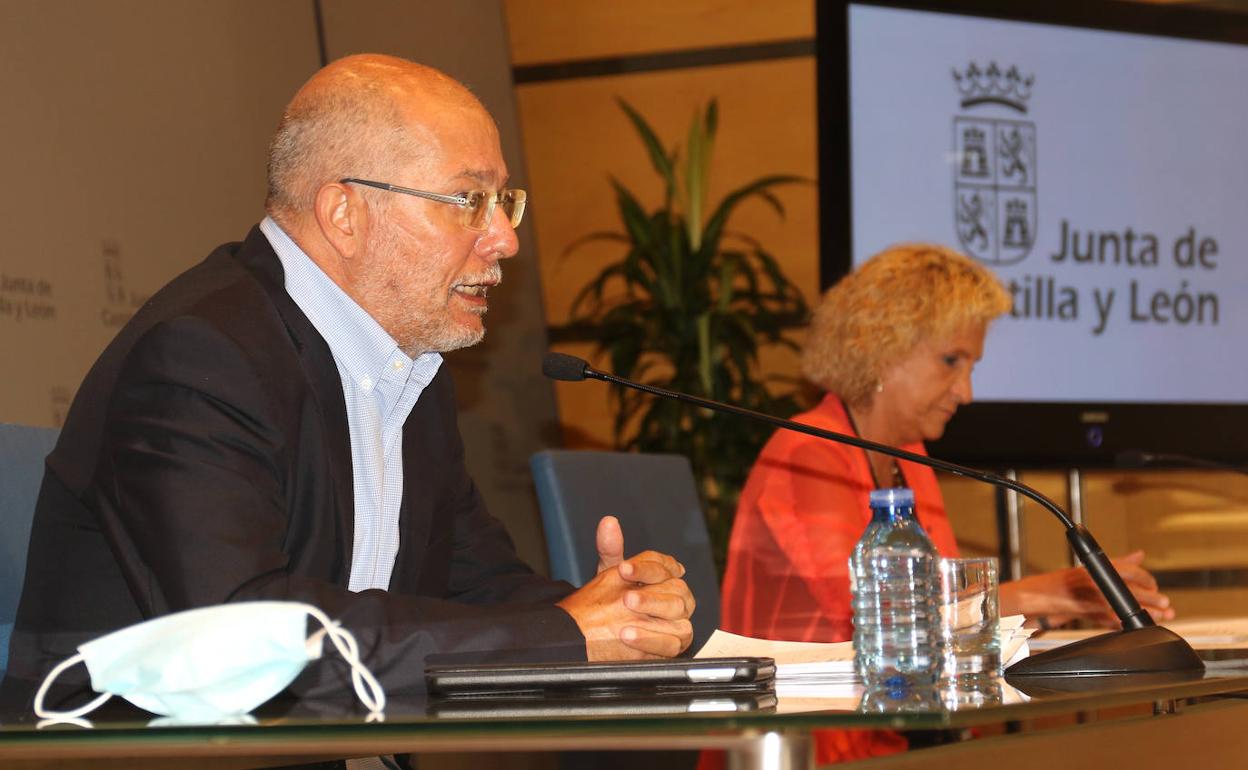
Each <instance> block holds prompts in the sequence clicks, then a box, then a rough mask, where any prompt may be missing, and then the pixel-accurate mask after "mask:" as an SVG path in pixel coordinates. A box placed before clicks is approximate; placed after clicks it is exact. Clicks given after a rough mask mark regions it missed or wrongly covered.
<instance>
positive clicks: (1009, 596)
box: [1001, 551, 1174, 626]
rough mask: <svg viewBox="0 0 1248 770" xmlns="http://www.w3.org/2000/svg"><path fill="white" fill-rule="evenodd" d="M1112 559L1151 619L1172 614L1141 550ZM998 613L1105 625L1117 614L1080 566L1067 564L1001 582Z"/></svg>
mask: <svg viewBox="0 0 1248 770" xmlns="http://www.w3.org/2000/svg"><path fill="white" fill-rule="evenodd" d="M1112 561H1113V563H1114V566H1115V567H1117V569H1118V572H1119V574H1121V575H1122V579H1123V581H1124V582H1126V584H1127V587H1128V588H1130V589H1131V593H1133V594H1135V598H1136V600H1137V601H1138V602H1139V603H1140V606H1141V607H1143V608H1144V609H1146V610H1148V614H1150V615H1152V616H1153V620H1156V621H1166V620H1171V619H1172V618H1174V609H1173V608H1171V607H1170V598H1169V597H1168V596H1166V595H1165V594H1163V593H1161V591H1159V590H1158V589H1157V580H1156V579H1155V578H1154V577H1153V576H1152V574H1151V573H1150V572H1149V571H1148V570H1146V569H1144V567H1143V566H1142V564H1143V562H1144V552H1143V551H1135V552H1134V553H1130V554H1127V555H1126V556H1121V557H1119V558H1117V559H1112ZM1001 614H1002V615H1019V614H1022V615H1026V616H1027V617H1028V618H1029V619H1031V618H1044V619H1045V621H1046V622H1047V623H1048V624H1049V625H1062V624H1063V623H1067V622H1069V621H1071V620H1074V619H1075V618H1085V619H1089V620H1093V621H1095V622H1097V623H1101V624H1103V625H1108V626H1117V625H1119V622H1118V617H1117V616H1116V615H1114V612H1113V610H1111V609H1110V608H1109V605H1108V604H1107V603H1106V602H1105V599H1104V597H1102V596H1101V592H1100V591H1099V590H1097V587H1096V584H1095V583H1093V582H1092V578H1091V576H1089V575H1088V571H1087V570H1086V569H1084V568H1083V567H1069V568H1067V569H1060V570H1055V571H1053V572H1046V573H1044V574H1042V575H1029V576H1028V577H1025V578H1022V579H1020V580H1011V581H1009V582H1007V583H1002V584H1001Z"/></svg>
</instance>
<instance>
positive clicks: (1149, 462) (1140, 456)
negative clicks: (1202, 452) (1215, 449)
mask: <svg viewBox="0 0 1248 770" xmlns="http://www.w3.org/2000/svg"><path fill="white" fill-rule="evenodd" d="M1114 465H1116V466H1118V467H1119V468H1155V467H1168V468H1175V467H1179V468H1200V469H1202V470H1209V471H1226V472H1228V473H1243V474H1246V475H1248V469H1244V468H1243V467H1241V466H1238V465H1228V464H1226V463H1220V462H1215V461H1213V460H1206V459H1204V458H1201V457H1192V456H1190V455H1180V454H1171V453H1169V452H1145V451H1143V450H1141V449H1124V450H1123V451H1121V452H1119V453H1118V454H1116V455H1114Z"/></svg>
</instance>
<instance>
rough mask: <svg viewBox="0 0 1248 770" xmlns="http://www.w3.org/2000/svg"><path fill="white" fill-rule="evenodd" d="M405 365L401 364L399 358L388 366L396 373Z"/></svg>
mask: <svg viewBox="0 0 1248 770" xmlns="http://www.w3.org/2000/svg"><path fill="white" fill-rule="evenodd" d="M405 365H406V364H404V363H403V361H402V359H399V358H396V359H394V361H393V362H392V363H391V364H390V366H391V367H393V368H394V370H395V371H396V372H401V371H403V367H404V366H405Z"/></svg>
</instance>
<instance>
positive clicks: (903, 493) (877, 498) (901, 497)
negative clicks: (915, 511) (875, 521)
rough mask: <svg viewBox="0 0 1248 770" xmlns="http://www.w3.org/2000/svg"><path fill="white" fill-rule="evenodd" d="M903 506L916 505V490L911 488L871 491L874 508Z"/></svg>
mask: <svg viewBox="0 0 1248 770" xmlns="http://www.w3.org/2000/svg"><path fill="white" fill-rule="evenodd" d="M902 505H909V506H913V505H914V490H912V489H910V488H909V487H892V488H890V489H873V490H871V507H872V508H895V507H897V506H902Z"/></svg>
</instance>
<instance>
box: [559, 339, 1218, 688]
mask: <svg viewBox="0 0 1248 770" xmlns="http://www.w3.org/2000/svg"><path fill="white" fill-rule="evenodd" d="M542 373H543V374H545V375H546V376H547V377H550V378H551V379H556V380H564V381H580V380H584V379H586V378H589V379H595V380H601V381H603V382H609V383H612V384H614V385H619V386H622V387H625V388H631V389H633V390H639V391H642V392H644V393H649V394H651V395H654V396H659V397H661V398H671V399H675V400H677V401H681V402H683V403H686V404H691V405H693V406H697V407H701V408H704V409H711V410H713V411H717V412H723V413H726V414H733V415H737V416H738V417H744V418H746V419H749V420H756V421H758V422H763V423H767V424H769V425H772V426H775V427H777V428H784V429H785V430H792V431H796V432H798V433H805V434H807V435H810V436H815V437H817V438H822V439H825V440H828V441H835V442H837V443H840V444H848V445H850V446H855V447H859V448H861V449H866V450H869V451H872V452H879V453H881V454H884V455H889V456H891V457H896V458H899V459H902V460H908V461H910V462H913V463H918V464H919V465H926V466H928V467H931V468H935V469H937V470H942V471H945V472H947V473H953V474H955V475H958V476H963V477H966V478H971V479H975V480H976V481H980V482H983V483H985V484H992V485H994V486H999V487H1005V488H1006V489H1012V490H1014V491H1015V492H1018V493H1019V494H1021V495H1023V496H1025V497H1027V498H1030V499H1031V500H1034V501H1035V502H1037V503H1039V504H1040V505H1041V506H1042V507H1043V508H1044V509H1045V510H1047V511H1049V512H1050V513H1052V514H1053V515H1054V516H1056V517H1057V518H1058V520H1060V521H1061V522H1062V526H1064V527H1065V528H1066V539H1067V540H1068V541H1069V542H1070V545H1071V548H1072V549H1073V550H1074V552H1075V555H1076V556H1077V557H1078V558H1079V561H1080V562H1082V563H1083V565H1084V567H1086V568H1087V570H1088V574H1089V575H1090V576H1091V578H1092V581H1093V582H1094V583H1095V584H1096V587H1097V588H1098V589H1099V590H1100V592H1101V594H1102V595H1103V596H1104V597H1105V601H1106V602H1107V603H1108V604H1109V606H1110V608H1111V609H1112V610H1113V611H1114V614H1115V615H1116V616H1117V617H1118V620H1119V621H1120V622H1121V623H1122V628H1123V630H1122V631H1118V632H1112V633H1110V634H1102V635H1101V636H1096V637H1092V638H1091V639H1085V640H1083V641H1082V642H1077V643H1075V644H1072V645H1067V646H1066V647H1063V648H1058V649H1056V650H1052V651H1050V652H1046V653H1043V654H1041V655H1035V656H1031V657H1029V658H1027V659H1025V660H1023V661H1022V662H1021V663H1020V664H1016V665H1015V666H1012V667H1011V673H1017V674H1018V675H1042V674H1043V675H1048V674H1072V673H1074V674H1088V675H1091V674H1107V673H1128V672H1142V671H1148V672H1158V671H1191V670H1200V669H1203V668H1204V664H1203V663H1201V661H1200V659H1199V657H1197V656H1196V654H1195V652H1193V651H1192V649H1191V647H1190V646H1189V645H1188V644H1187V643H1186V642H1185V641H1183V639H1182V638H1180V637H1178V636H1177V635H1175V634H1174V633H1173V632H1171V631H1168V630H1167V629H1164V628H1160V627H1158V626H1157V625H1156V624H1155V623H1154V622H1153V619H1152V617H1150V616H1149V614H1148V612H1147V611H1146V610H1144V609H1143V608H1142V607H1141V606H1140V603H1139V602H1138V601H1137V600H1136V598H1135V596H1134V595H1132V593H1131V590H1130V589H1129V588H1127V585H1126V583H1125V582H1124V581H1123V579H1122V576H1121V575H1119V574H1118V570H1117V569H1115V568H1114V565H1113V564H1112V563H1111V562H1110V560H1109V557H1108V556H1106V555H1105V552H1104V551H1103V550H1102V549H1101V547H1100V545H1099V544H1098V543H1097V542H1096V539H1095V538H1093V537H1092V533H1090V532H1089V531H1088V530H1087V529H1086V528H1084V527H1083V526H1082V525H1079V524H1076V523H1075V522H1074V521H1073V520H1072V519H1071V518H1070V516H1069V515H1068V514H1067V513H1066V512H1065V511H1064V510H1062V509H1061V507H1060V506H1058V505H1057V503H1055V502H1053V501H1052V500H1050V499H1049V498H1048V497H1045V496H1044V495H1043V494H1041V493H1040V492H1038V491H1036V490H1035V489H1032V488H1031V487H1029V486H1027V485H1026V484H1022V483H1020V482H1018V481H1014V480H1013V479H1008V478H1005V477H1003V476H997V475H995V474H992V473H988V472H987V471H981V470H978V469H975V468H968V467H966V466H964V465H958V464H956V463H951V462H948V461H946V460H940V459H937V458H935V457H928V456H927V455H921V454H917V453H915V452H909V451H906V450H904V449H898V448H896V447H892V446H888V445H887V444H879V443H876V442H874V441H868V440H867V439H863V438H859V437H858V436H850V435H846V434H844V433H837V432H835V431H830V430H824V429H822V428H816V427H814V426H813V425H806V424H804V423H800V422H795V421H793V420H787V419H784V418H782V417H774V416H772V415H769V414H763V413H762V412H755V411H754V410H752V409H745V408H743V407H739V406H734V405H732V404H726V403H723V402H720V401H712V400H710V399H707V398H702V397H700V396H693V395H690V394H688V393H680V392H677V391H674V390H667V389H666V388H660V387H656V386H654V385H647V384H644V383H640V382H633V381H632V380H626V379H624V378H623V377H616V376H615V375H613V374H608V373H607V372H602V371H599V370H597V369H595V368H593V367H592V366H590V365H589V363H588V362H586V361H585V360H584V359H582V358H577V357H576V356H571V355H567V354H564V353H547V354H546V355H545V356H544V357H543V359H542ZM1148 630H1152V632H1153V633H1150V634H1149V637H1150V638H1149V640H1148V641H1147V643H1144V644H1143V645H1142V646H1144V647H1147V652H1146V653H1145V654H1144V655H1139V654H1134V655H1132V654H1128V653H1125V652H1124V651H1123V649H1124V645H1123V643H1122V642H1121V641H1117V640H1110V641H1111V642H1112V644H1103V645H1102V646H1105V647H1112V648H1113V649H1110V650H1107V651H1105V653H1104V655H1102V651H1101V650H1100V649H1099V648H1098V647H1096V645H1095V644H1093V645H1089V643H1092V642H1096V640H1102V639H1104V638H1105V637H1110V636H1115V635H1119V636H1121V635H1126V634H1130V633H1131V632H1139V631H1148ZM1137 638H1139V639H1140V640H1141V642H1143V639H1142V637H1137ZM1132 641H1133V642H1134V640H1132ZM1176 642H1177V644H1176ZM1135 646H1139V645H1135V644H1133V643H1127V644H1126V645H1125V647H1127V648H1133V647H1135ZM1176 646H1177V647H1180V648H1185V649H1186V653H1184V651H1183V650H1182V649H1179V650H1177V651H1172V650H1171V649H1170V648H1173V647H1176ZM1070 648H1079V649H1081V650H1082V653H1081V654H1080V657H1078V658H1076V659H1073V662H1072V659H1071V657H1070V655H1069V654H1066V655H1055V653H1063V651H1067V653H1069V650H1070ZM1162 648H1165V649H1166V650H1167V651H1165V652H1159V650H1161V649H1162ZM1105 656H1108V658H1110V659H1109V660H1102V659H1101V658H1102V657H1105ZM1050 661H1052V662H1054V663H1056V664H1057V666H1058V669H1059V670H1050V665H1049V662H1050ZM1020 666H1022V670H1017V669H1019V667H1020ZM1071 667H1074V670H1069V669H1070V668H1071ZM1016 670H1017V671H1016Z"/></svg>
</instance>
